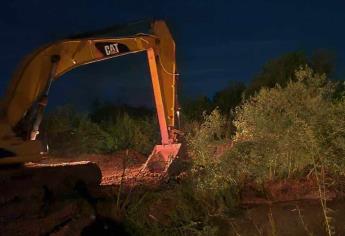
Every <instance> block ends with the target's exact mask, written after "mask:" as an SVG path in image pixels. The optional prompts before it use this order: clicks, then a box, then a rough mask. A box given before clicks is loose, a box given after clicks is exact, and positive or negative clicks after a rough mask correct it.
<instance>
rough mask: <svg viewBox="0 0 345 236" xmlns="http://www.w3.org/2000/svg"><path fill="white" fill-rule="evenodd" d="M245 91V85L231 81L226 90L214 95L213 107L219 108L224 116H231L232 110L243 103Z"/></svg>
mask: <svg viewBox="0 0 345 236" xmlns="http://www.w3.org/2000/svg"><path fill="white" fill-rule="evenodd" d="M245 89H246V87H245V85H244V84H243V83H241V82H235V81H231V82H230V84H229V85H228V86H227V87H226V88H224V89H222V90H220V91H218V92H217V93H216V94H215V95H214V97H213V101H212V102H213V107H218V108H219V110H220V112H221V113H222V114H223V115H226V116H229V115H230V112H231V110H232V109H234V108H235V107H236V106H237V105H238V104H240V102H241V101H242V94H243V92H244V90H245Z"/></svg>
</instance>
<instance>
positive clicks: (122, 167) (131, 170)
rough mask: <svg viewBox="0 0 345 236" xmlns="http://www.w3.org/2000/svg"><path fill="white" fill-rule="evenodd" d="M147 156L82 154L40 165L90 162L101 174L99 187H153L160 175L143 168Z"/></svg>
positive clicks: (132, 153)
mask: <svg viewBox="0 0 345 236" xmlns="http://www.w3.org/2000/svg"><path fill="white" fill-rule="evenodd" d="M147 158H148V156H145V155H143V154H141V153H139V152H136V151H133V150H128V151H126V150H124V151H119V152H117V153H115V154H111V155H96V154H84V155H80V156H70V157H66V156H64V157H61V156H51V157H48V158H46V159H44V160H42V161H41V162H40V163H45V164H56V163H65V164H67V165H68V164H69V163H73V162H79V161H90V162H93V163H96V164H97V165H98V166H99V168H100V170H101V173H102V181H101V185H114V186H117V185H120V184H123V185H125V186H127V187H133V186H136V185H139V184H145V185H155V184H157V183H158V182H159V181H160V180H161V178H160V177H161V175H160V174H158V173H151V172H150V171H148V170H147V169H145V168H143V167H144V164H145V162H146V160H147Z"/></svg>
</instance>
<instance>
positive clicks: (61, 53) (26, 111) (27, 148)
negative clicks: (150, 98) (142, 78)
mask: <svg viewBox="0 0 345 236" xmlns="http://www.w3.org/2000/svg"><path fill="white" fill-rule="evenodd" d="M151 27H152V31H153V34H138V35H134V36H130V37H119V38H113V37H96V36H92V37H89V38H73V39H65V40H61V41H57V42H55V43H51V44H48V45H46V46H43V47H41V48H39V49H37V50H35V51H34V52H33V53H31V54H30V55H29V56H28V57H27V58H26V59H25V60H24V61H23V62H22V63H21V65H20V66H19V68H18V70H17V71H16V73H15V75H14V77H13V79H12V80H11V82H10V85H9V88H8V90H7V93H6V97H5V99H4V101H3V103H2V104H1V105H2V119H1V122H0V135H2V140H1V141H0V145H1V149H2V154H1V158H0V164H1V163H17V162H25V161H31V160H32V159H34V157H35V158H37V156H39V152H38V151H37V150H38V149H39V147H38V146H40V145H39V144H38V143H39V141H38V140H36V135H37V134H38V133H39V124H40V122H41V120H42V114H43V112H44V108H45V106H46V105H47V100H48V95H49V91H50V87H51V86H52V84H53V83H54V81H55V80H57V79H59V78H60V77H61V76H62V75H63V74H65V73H66V72H68V71H70V70H72V69H74V68H76V67H79V66H82V65H87V64H90V63H94V62H99V61H103V60H107V59H110V58H114V57H119V56H123V55H127V54H131V53H138V52H143V51H146V53H147V58H148V62H149V63H148V64H149V67H150V74H151V80H152V85H153V92H154V98H155V105H156V110H157V115H158V121H159V127H160V132H161V139H162V145H157V146H156V147H155V149H154V151H153V154H152V155H154V154H157V153H159V155H161V156H163V158H164V160H166V161H167V160H168V159H169V158H170V156H176V155H177V152H178V149H179V147H180V144H178V143H177V140H176V134H175V132H174V131H175V112H176V96H175V94H176V76H177V74H176V59H175V42H174V40H173V38H172V36H171V33H170V31H169V29H168V27H167V25H166V24H165V22H164V21H155V22H153V23H152V26H151ZM95 82H96V81H95ZM32 114H34V115H32ZM29 116H30V117H29ZM28 117H29V118H28ZM32 117H33V118H32ZM28 120H29V121H28ZM28 123H29V126H28V125H27V124H28ZM23 124H26V125H23ZM18 127H19V128H18ZM18 129H21V131H23V129H24V133H26V135H24V137H18V136H20V135H18V132H16V130H18ZM13 140H15V141H16V143H17V145H12V144H13Z"/></svg>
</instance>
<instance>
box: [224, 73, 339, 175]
mask: <svg viewBox="0 0 345 236" xmlns="http://www.w3.org/2000/svg"><path fill="white" fill-rule="evenodd" d="M295 76H296V81H295V82H292V81H290V82H289V83H288V84H287V86H286V87H285V88H282V87H280V86H276V87H275V88H272V89H266V88H263V89H261V90H260V92H259V94H258V95H257V96H254V97H252V98H250V99H249V100H247V101H246V102H245V103H244V104H243V105H242V106H240V107H238V108H237V110H236V117H235V121H234V125H235V127H236V128H237V132H236V135H235V137H234V142H235V145H234V148H233V149H232V151H231V152H230V153H229V155H228V156H227V157H226V162H227V163H228V165H229V168H230V165H231V166H233V165H236V166H237V167H240V168H237V169H240V170H241V172H242V173H241V174H245V175H249V176H251V177H253V178H255V179H256V180H259V181H263V180H267V179H273V178H283V177H289V176H293V175H298V174H304V173H308V172H310V171H312V170H313V168H314V167H315V164H317V165H318V164H324V165H326V166H327V167H328V169H329V170H330V171H331V170H332V171H334V172H337V173H343V170H344V166H345V159H344V156H345V119H344V116H345V103H344V101H345V99H344V96H342V97H340V98H339V97H338V99H337V100H335V99H333V98H334V93H335V85H334V84H333V83H332V82H330V81H328V80H327V79H326V76H325V75H318V74H314V73H313V71H312V70H311V69H310V68H308V67H305V68H301V69H299V70H297V71H296V74H295Z"/></svg>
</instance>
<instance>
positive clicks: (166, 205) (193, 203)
mask: <svg viewBox="0 0 345 236" xmlns="http://www.w3.org/2000/svg"><path fill="white" fill-rule="evenodd" d="M224 124H225V119H224V117H223V116H222V115H221V114H220V112H219V110H214V111H213V112H211V114H210V115H206V114H204V120H203V122H202V123H201V124H200V125H196V126H195V127H194V129H193V131H192V132H191V133H190V134H188V135H187V137H186V140H187V145H188V153H189V156H190V157H191V162H192V163H191V169H190V170H189V171H188V173H187V175H188V177H187V178H185V179H184V181H183V182H182V183H180V184H178V185H174V186H172V188H169V189H162V190H160V191H158V192H151V193H147V194H146V195H145V196H144V197H143V198H142V200H140V201H134V203H133V204H132V205H130V206H129V209H128V215H127V222H128V226H129V227H130V228H131V229H132V231H134V232H133V233H134V234H137V235H217V232H218V228H219V225H218V223H219V220H218V221H217V219H219V218H221V217H223V216H225V215H227V214H231V213H233V210H234V207H235V206H236V205H237V196H238V193H237V187H236V183H235V182H234V180H233V179H232V178H231V177H232V176H231V175H229V173H227V172H226V171H225V170H224V169H223V168H222V161H221V159H220V158H216V157H215V155H214V147H215V146H216V145H219V144H221V143H225V142H226V140H225V139H224V138H223V137H224ZM137 203H138V204H137Z"/></svg>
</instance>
